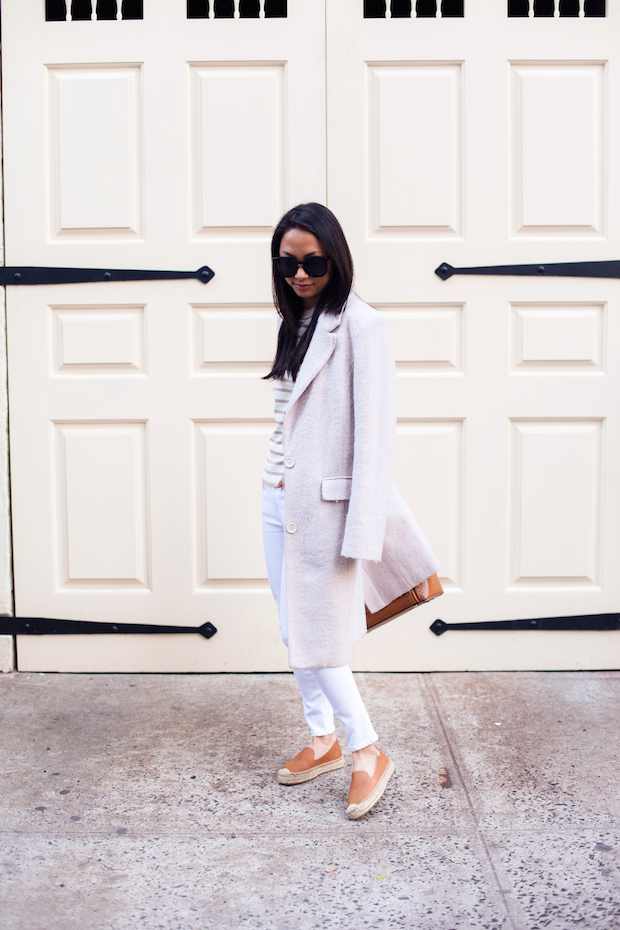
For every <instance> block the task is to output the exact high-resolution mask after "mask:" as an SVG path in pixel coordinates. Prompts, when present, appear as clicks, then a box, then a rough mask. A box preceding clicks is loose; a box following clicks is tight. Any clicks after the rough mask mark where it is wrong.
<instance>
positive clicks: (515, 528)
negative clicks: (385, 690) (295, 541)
mask: <svg viewBox="0 0 620 930" xmlns="http://www.w3.org/2000/svg"><path fill="white" fill-rule="evenodd" d="M361 6H362V5H361V3H359V2H358V0H339V2H338V3H331V4H328V11H329V16H328V24H327V37H328V46H327V48H328V52H327V60H328V78H327V80H328V93H329V96H328V146H329V148H328V152H329V162H328V179H329V187H328V197H329V204H330V206H331V207H332V209H333V210H334V211H335V212H336V213H337V215H338V216H339V217H340V218H341V220H342V221H343V224H344V226H345V229H346V232H347V234H348V236H349V239H350V241H351V245H352V249H353V253H354V259H355V262H356V268H357V289H358V292H359V294H360V296H362V297H363V298H364V299H366V300H368V301H369V302H370V303H372V304H374V305H375V306H378V307H381V308H382V309H383V311H384V313H385V316H386V319H387V322H388V325H389V327H390V330H391V332H392V336H393V340H394V349H395V353H396V358H397V367H398V396H399V425H398V438H397V466H396V480H397V483H398V484H399V485H400V487H401V489H402V490H403V492H404V493H405V495H406V497H407V498H408V500H409V501H410V504H411V506H412V508H413V510H414V512H415V513H416V515H417V516H418V518H419V520H420V522H421V524H422V526H423V527H424V529H425V530H426V531H427V532H428V535H429V538H430V540H431V541H432V543H433V544H434V546H435V548H436V551H437V553H438V555H439V557H440V558H441V560H442V562H443V566H444V567H443V570H442V572H443V578H444V582H445V586H446V595H445V597H443V598H442V599H441V600H440V601H437V602H435V604H433V605H432V606H431V607H429V608H423V609H422V610H420V611H419V612H418V614H417V615H416V614H413V615H409V616H408V617H405V618H403V619H401V620H398V621H396V622H395V623H393V624H391V625H390V626H389V627H386V628H384V629H382V630H380V631H378V632H377V634H374V633H373V635H372V636H371V637H367V638H366V639H365V640H363V641H362V642H361V643H360V644H359V647H358V651H357V654H356V662H357V666H358V667H359V668H364V667H372V668H379V669H389V668H395V667H396V668H403V669H409V668H410V669H467V668H470V669H475V668H478V669H482V668H494V669H511V668H609V667H617V665H618V661H619V659H620V649H619V645H618V644H619V640H618V634H617V633H575V632H571V633H566V632H565V633H540V632H534V631H531V632H530V631H527V632H519V633H516V634H512V633H506V632H501V633H499V632H498V633H491V632H488V631H482V632H448V633H446V634H444V635H443V636H441V637H439V638H437V637H435V636H433V634H432V633H430V632H429V625H430V623H431V622H432V620H433V619H434V618H436V617H441V618H442V619H444V620H446V621H480V620H499V619H518V618H533V617H546V616H561V615H569V614H585V613H595V612H610V611H614V610H615V611H617V610H618V609H619V606H620V575H619V573H618V564H619V562H620V538H619V535H618V530H617V527H618V525H619V519H620V507H619V505H620V501H619V493H620V486H619V485H618V481H617V478H616V473H617V462H618V460H619V456H620V442H619V429H620V409H619V406H618V396H619V387H620V384H619V376H620V282H618V281H614V280H596V279H587V278H583V279H576V278H573V279H571V278H564V279H562V278H555V279H554V278H548V279H545V280H541V279H538V278H518V277H458V276H455V277H453V278H451V279H450V280H449V281H446V282H443V281H441V280H440V279H439V278H438V277H437V276H436V275H435V274H434V269H435V268H437V266H438V265H439V264H440V263H441V262H444V261H445V262H449V263H450V264H451V265H453V266H455V267H458V266H468V265H470V266H475V265H493V264H508V263H530V262H535V263H548V262H567V261H588V260H590V261H592V260H599V259H600V260H604V259H620V212H619V211H620V188H619V175H618V164H620V145H619V142H620V139H619V131H620V67H619V60H618V42H619V40H620V10H619V9H618V5H617V4H614V3H612V2H608V3H607V14H608V15H607V17H606V18H605V19H595V18H576V19H568V18H551V19H544V18H524V19H517V18H508V16H507V9H506V6H507V4H506V3H505V2H503V0H466V3H465V16H464V17H463V18H455V19H447V18H445V19H439V18H438V19H421V18H418V19H415V18H411V19H407V18H399V19H395V18H393V19H387V18H386V19H364V18H363V16H362V11H361ZM401 7H402V4H401Z"/></svg>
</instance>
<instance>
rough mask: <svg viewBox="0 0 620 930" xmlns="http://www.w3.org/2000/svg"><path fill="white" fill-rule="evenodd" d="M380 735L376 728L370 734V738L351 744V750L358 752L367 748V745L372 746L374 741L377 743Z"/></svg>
mask: <svg viewBox="0 0 620 930" xmlns="http://www.w3.org/2000/svg"><path fill="white" fill-rule="evenodd" d="M378 739H379V737H378V736H377V734H376V733H375V731H374V730H372V732H371V733H370V734H369V736H368V739H365V740H362V741H360V743H359V745H358V744H357V743H354V744H353V745H352V746H349V751H350V752H358V751H359V750H360V749H365V748H366V746H371V745H372V744H373V743H376V742H377V740H378Z"/></svg>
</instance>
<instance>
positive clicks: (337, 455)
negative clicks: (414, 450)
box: [263, 203, 439, 820]
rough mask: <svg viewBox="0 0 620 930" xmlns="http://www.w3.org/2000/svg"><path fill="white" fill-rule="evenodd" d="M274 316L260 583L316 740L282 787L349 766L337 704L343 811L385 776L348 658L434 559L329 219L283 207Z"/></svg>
mask: <svg viewBox="0 0 620 930" xmlns="http://www.w3.org/2000/svg"><path fill="white" fill-rule="evenodd" d="M272 257H273V292H274V301H275V305H276V308H277V310H278V312H279V315H280V317H281V325H280V330H279V334H278V346H277V351H276V357H275V360H274V363H273V367H272V369H271V371H270V372H269V374H268V375H267V376H266V377H267V378H268V379H271V380H273V382H274V393H275V420H276V423H277V426H276V429H275V431H274V433H273V435H272V437H271V439H270V441H269V452H268V455H267V460H266V462H265V470H264V474H263V538H264V544H265V558H266V562H267V571H268V575H269V583H270V586H271V590H272V593H273V596H274V598H275V600H276V603H277V605H278V610H279V616H280V631H281V634H282V639H283V640H284V643H285V645H286V646H287V648H288V657H289V666H290V667H291V668H292V669H293V671H294V673H295V678H296V679H297V683H298V685H299V688H300V691H301V695H302V700H303V708H304V714H305V717H306V721H307V723H308V725H309V727H310V733H311V737H312V738H311V741H310V744H309V745H308V746H307V747H306V748H305V749H303V750H302V751H301V752H300V753H298V755H296V756H295V758H294V759H291V760H290V761H289V762H287V763H286V765H285V766H284V767H283V768H282V769H281V770H280V771H279V773H278V779H279V781H280V783H281V784H285V785H294V784H300V783H302V782H305V781H309V780H310V779H312V778H315V777H316V776H317V775H320V774H322V773H323V772H329V771H332V770H334V769H339V768H342V767H343V766H344V759H343V756H342V752H341V750H340V746H339V744H338V740H337V739H336V734H335V732H334V712H335V713H336V715H337V716H338V718H339V720H340V722H341V724H342V726H343V728H344V730H345V733H346V738H347V744H348V747H349V750H350V751H351V752H352V754H353V773H352V779H351V790H350V792H349V803H348V807H347V814H348V816H349V817H350V818H351V819H353V820H356V819H357V818H359V817H361V816H362V815H363V814H365V813H366V812H367V811H368V810H370V808H371V807H372V806H373V805H374V804H375V803H376V802H377V801H378V800H379V798H380V797H381V795H382V794H383V792H384V791H385V788H386V786H387V783H388V781H389V779H390V777H391V775H392V773H393V772H394V763H393V762H392V761H391V760H390V759H388V758H387V756H386V755H384V753H382V752H380V751H379V750H378V749H377V747H376V745H375V741H376V740H377V734H376V733H375V731H374V729H373V726H372V723H371V721H370V718H369V716H368V712H367V711H366V708H365V707H364V703H363V701H362V699H361V697H360V694H359V691H358V689H357V685H356V683H355V680H354V678H353V675H352V673H351V669H350V668H349V665H348V663H349V662H350V661H351V654H352V648H353V644H354V643H355V642H356V641H357V640H358V639H360V638H361V637H362V636H363V635H364V633H365V632H366V612H365V604H368V606H369V608H370V609H371V610H372V611H374V610H378V609H379V608H380V607H383V606H385V605H386V604H388V603H390V601H391V600H393V599H394V598H395V597H397V596H399V595H401V594H403V593H404V592H405V591H407V590H410V589H411V588H412V587H413V586H414V585H418V584H420V583H422V582H424V580H425V579H426V578H428V577H429V575H431V574H432V573H433V572H435V571H436V570H437V568H438V566H439V563H438V561H437V559H436V558H435V556H434V554H433V552H432V551H431V549H430V547H429V545H428V543H427V542H426V540H425V539H424V537H423V535H422V534H421V532H420V530H419V528H418V526H417V524H416V523H415V520H414V519H413V517H412V516H411V514H410V512H409V511H408V509H407V506H406V504H405V502H404V500H403V498H402V497H401V496H400V495H399V494H398V492H397V491H396V489H395V488H394V487H393V484H392V462H393V451H394V435H395V421H396V380H395V371H394V360H393V357H392V351H391V347H390V342H389V338H388V334H387V330H386V327H385V323H384V321H383V319H382V317H381V315H380V314H379V313H378V311H376V310H374V309H373V308H372V307H369V306H368V305H367V304H365V303H364V302H363V301H361V300H360V299H359V298H358V297H357V296H356V295H355V294H353V293H352V291H351V286H352V281H353V263H352V259H351V254H350V252H349V248H348V246H347V242H346V239H345V237H344V233H343V231H342V228H341V227H340V224H339V223H338V220H337V219H336V217H335V216H334V214H333V213H332V212H331V211H330V210H328V209H327V207H324V206H321V205H320V204H316V203H309V204H302V205H300V206H298V207H294V208H293V209H292V210H289V212H288V213H286V214H285V216H284V217H283V218H282V219H281V220H280V223H279V224H278V226H277V228H276V230H275V232H274V234H273V239H272Z"/></svg>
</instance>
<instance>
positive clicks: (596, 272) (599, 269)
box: [435, 261, 620, 281]
mask: <svg viewBox="0 0 620 930" xmlns="http://www.w3.org/2000/svg"><path fill="white" fill-rule="evenodd" d="M435 274H436V275H438V276H439V277H440V278H441V279H442V280H443V281H447V279H448V278H451V277H452V275H453V274H496V275H521V276H524V277H532V278H545V277H546V278H620V262H615V261H614V262H555V263H553V264H551V265H480V266H478V267H475V268H453V267H452V265H449V264H448V263H447V262H442V263H441V265H440V266H439V267H438V268H435Z"/></svg>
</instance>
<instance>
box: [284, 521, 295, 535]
mask: <svg viewBox="0 0 620 930" xmlns="http://www.w3.org/2000/svg"><path fill="white" fill-rule="evenodd" d="M286 532H287V533H296V532H297V524H296V523H287V524H286Z"/></svg>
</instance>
